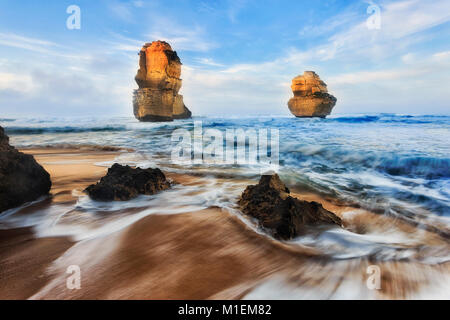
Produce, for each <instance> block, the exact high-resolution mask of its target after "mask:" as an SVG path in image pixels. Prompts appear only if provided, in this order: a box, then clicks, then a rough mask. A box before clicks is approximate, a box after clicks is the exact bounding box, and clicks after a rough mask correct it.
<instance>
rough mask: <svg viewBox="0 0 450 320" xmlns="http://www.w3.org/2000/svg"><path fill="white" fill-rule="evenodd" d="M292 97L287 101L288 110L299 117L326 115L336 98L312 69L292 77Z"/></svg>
mask: <svg viewBox="0 0 450 320" xmlns="http://www.w3.org/2000/svg"><path fill="white" fill-rule="evenodd" d="M291 88H292V91H293V92H294V97H293V98H291V99H290V100H289V102H288V106H289V110H291V112H292V114H293V115H295V116H296V117H299V118H308V117H320V118H325V117H326V116H328V115H329V114H330V113H331V111H332V110H333V108H334V106H335V105H336V101H337V99H336V98H335V97H334V96H332V95H331V94H329V93H328V89H327V85H326V84H325V82H323V81H322V80H320V77H319V76H318V75H317V74H316V73H315V72H314V71H305V72H304V73H303V75H301V76H298V77H295V78H294V79H292V86H291Z"/></svg>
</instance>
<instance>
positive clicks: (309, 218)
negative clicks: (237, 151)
mask: <svg viewBox="0 0 450 320" xmlns="http://www.w3.org/2000/svg"><path fill="white" fill-rule="evenodd" d="M289 194H290V191H289V189H288V188H287V187H286V186H285V185H284V183H283V182H282V181H281V180H280V177H279V176H278V175H277V174H274V175H265V176H262V177H261V179H260V181H259V183H258V184H257V185H253V186H248V187H247V188H246V189H245V191H244V193H243V194H242V196H241V198H240V200H239V205H240V207H241V210H242V212H243V213H244V214H246V215H249V216H251V217H254V218H256V219H257V220H258V221H259V224H260V225H261V226H262V227H263V228H265V229H268V230H270V231H271V232H272V234H273V236H274V237H275V238H277V239H282V240H288V239H292V238H295V237H297V236H298V235H299V234H301V232H302V229H303V228H304V226H305V225H317V224H337V225H339V226H340V225H341V224H342V222H341V219H340V218H339V217H338V216H336V215H335V214H334V213H332V212H330V211H328V210H326V209H324V208H323V206H322V205H321V204H320V203H317V202H308V201H303V200H299V199H296V198H293V197H291V196H290V195H289Z"/></svg>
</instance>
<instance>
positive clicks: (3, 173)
mask: <svg viewBox="0 0 450 320" xmlns="http://www.w3.org/2000/svg"><path fill="white" fill-rule="evenodd" d="M51 186H52V182H51V181H50V175H49V174H48V172H47V171H45V170H44V168H42V167H41V166H40V165H39V164H38V163H37V162H36V160H35V159H34V158H33V156H32V155H29V154H24V153H22V152H19V151H18V150H17V149H16V148H14V147H13V146H11V145H10V144H9V138H8V136H7V135H6V134H5V132H4V130H3V128H2V127H0V212H2V211H5V210H8V209H11V208H15V207H18V206H20V205H21V204H24V203H26V202H30V201H34V200H36V199H38V198H39V197H41V196H43V195H46V194H48V193H49V191H50V188H51Z"/></svg>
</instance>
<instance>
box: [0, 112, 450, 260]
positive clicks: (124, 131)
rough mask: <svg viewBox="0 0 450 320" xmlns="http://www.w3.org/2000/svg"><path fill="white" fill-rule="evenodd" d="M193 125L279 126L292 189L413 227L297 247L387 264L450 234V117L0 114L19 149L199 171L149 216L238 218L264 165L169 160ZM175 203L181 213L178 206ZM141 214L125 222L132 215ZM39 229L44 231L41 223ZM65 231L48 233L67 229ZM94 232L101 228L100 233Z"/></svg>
mask: <svg viewBox="0 0 450 320" xmlns="http://www.w3.org/2000/svg"><path fill="white" fill-rule="evenodd" d="M194 121H198V122H201V123H202V126H203V130H207V129H217V130H219V131H222V132H225V131H226V130H227V129H243V130H249V129H255V130H259V129H269V130H270V129H277V130H278V132H279V167H278V169H277V171H278V173H279V175H280V177H281V179H282V180H283V181H284V182H285V183H286V185H288V186H289V188H290V189H291V190H298V191H299V192H309V193H313V194H317V195H320V196H321V197H323V198H326V199H333V200H334V201H337V202H339V203H341V204H345V205H350V206H354V207H355V208H361V209H365V210H369V211H371V212H375V213H376V214H378V215H380V216H388V217H393V218H394V219H401V221H406V222H408V223H410V224H411V225H413V226H414V228H415V229H414V230H415V231H414V232H413V233H411V232H410V231H408V232H404V231H400V230H397V229H396V228H395V226H384V228H383V229H382V231H379V232H373V233H365V234H357V233H353V232H349V231H347V230H327V231H325V232H322V233H320V235H318V236H317V235H314V236H312V235H311V236H305V237H301V238H299V239H295V240H293V242H295V243H299V244H301V245H306V246H313V247H316V248H319V249H321V250H323V251H325V252H326V253H328V254H330V255H332V256H335V257H336V258H338V259H346V258H352V257H357V256H366V255H376V256H377V257H378V258H379V259H385V260H389V259H403V258H405V257H409V256H412V254H413V253H411V252H410V250H412V249H411V248H413V249H416V251H414V250H413V251H414V252H415V255H414V256H415V257H416V256H417V250H422V249H420V248H422V247H423V246H422V245H423V243H422V242H421V238H420V232H421V231H422V230H433V232H437V233H438V234H440V235H442V236H443V237H445V238H446V239H449V237H450V220H449V219H450V143H449V141H450V116H438V115H400V114H352V115H333V116H330V117H328V118H327V119H297V118H294V117H288V116H261V117H228V118H227V117H195V118H194V119H191V120H178V121H174V122H170V123H140V122H138V121H137V120H136V119H134V118H132V117H111V118H106V117H79V118H53V117H52V118H18V119H0V125H1V126H3V127H4V128H5V130H6V133H7V134H8V135H9V136H10V142H11V144H12V145H14V146H16V147H18V148H31V147H67V148H68V147H72V146H74V145H77V146H80V145H82V146H113V147H119V148H124V149H132V150H133V151H127V152H124V154H123V155H121V156H119V157H118V158H117V159H116V160H115V162H119V163H122V164H129V165H134V166H140V167H159V168H161V169H162V170H163V171H164V170H166V171H171V172H177V173H189V174H195V175H199V176H202V177H205V179H206V178H207V179H208V181H209V182H208V183H205V185H203V186H202V187H198V188H202V189H201V190H197V191H196V193H195V194H196V195H195V196H192V194H193V193H194V191H195V190H191V189H189V190H187V189H184V190H183V189H177V188H175V190H173V191H171V192H172V193H170V192H169V193H167V194H166V195H159V196H156V197H152V199H153V200H152V201H154V204H155V203H159V207H158V205H156V206H153V207H152V208H151V209H148V208H147V209H146V210H143V211H142V212H141V216H142V215H147V214H151V213H152V212H159V213H164V212H166V213H170V214H173V213H182V212H185V211H194V210H198V209H203V208H207V207H210V206H219V207H222V208H226V209H228V210H230V211H232V212H234V213H235V214H237V215H239V211H238V210H237V209H236V205H235V204H236V201H237V199H238V197H239V195H240V194H241V193H242V191H243V189H244V188H245V186H246V185H247V184H248V181H250V180H251V181H257V179H258V178H259V176H260V175H261V172H262V168H261V166H260V165H259V164H257V163H256V164H242V165H236V164H234V165H217V164H212V163H208V162H207V163H200V164H186V165H180V164H175V163H172V161H171V150H173V147H174V145H175V143H174V142H173V141H172V134H173V132H174V130H176V129H186V130H188V131H192V130H193V127H194ZM111 164H112V163H99V164H98V165H102V166H110V165H111ZM263 169H264V168H263ZM243 181H244V182H243ZM192 188H193V187H192ZM173 193H176V196H174V194H173ZM146 199H147V198H145V197H144V198H142V197H140V198H138V199H136V200H133V201H131V202H130V203H128V204H127V203H125V204H124V203H113V204H100V203H95V202H94V201H91V200H90V199H88V198H87V197H80V200H79V201H78V204H77V206H78V208H81V209H83V208H84V209H85V210H86V211H89V210H100V211H114V210H117V208H119V207H123V206H133V207H139V206H142V207H145V203H146V202H145V201H146ZM180 206H183V209H179V208H180ZM158 210H159V211H158ZM139 217H140V216H139V215H137V216H135V217H133V218H130V217H127V219H128V220H129V221H131V220H132V221H135V220H136V219H138V218H139ZM130 219H131V220H130ZM129 223H131V222H129ZM246 223H250V222H249V221H246ZM52 225H54V221H53V224H52ZM41 229H42V230H43V232H44V233H45V232H48V231H45V230H44V229H45V228H44V227H42V228H41ZM62 230H63V228H61V229H58V231H54V232H55V233H58V232H60V233H64V232H66V231H67V229H64V230H65V231H62ZM89 230H90V231H91V233H89V232H87V231H86V230H83V231H82V232H81V231H79V230H78V231H73V230H72V231H71V232H72V235H77V236H78V237H80V238H83V237H90V236H93V234H94V233H92V232H94V231H92V230H93V228H89ZM86 232H87V233H86ZM95 232H101V231H99V230H97V229H96V231H95ZM421 246H422V247H421ZM422 256H423V257H422ZM449 257H450V254H449V247H448V246H445V247H440V248H433V250H432V251H431V252H428V251H427V252H426V253H424V254H423V255H421V258H420V259H421V261H425V262H430V263H435V262H444V261H448V259H449Z"/></svg>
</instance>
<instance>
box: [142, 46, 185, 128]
mask: <svg viewBox="0 0 450 320" xmlns="http://www.w3.org/2000/svg"><path fill="white" fill-rule="evenodd" d="M139 56H140V59H139V70H138V72H137V75H136V77H135V80H136V82H137V84H138V86H139V89H137V90H135V91H134V98H133V107H134V115H135V116H136V118H137V119H138V120H140V121H172V120H173V119H186V118H190V117H191V115H192V114H191V112H190V111H189V109H188V108H186V106H185V105H184V102H183V96H182V95H179V94H178V92H179V91H180V88H181V83H182V80H181V79H180V76H181V61H180V58H179V57H178V55H177V53H176V52H175V51H173V50H172V48H171V46H170V45H169V44H168V43H167V42H164V41H154V42H152V43H146V44H145V45H144V46H143V47H142V49H141V51H140V53H139Z"/></svg>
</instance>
